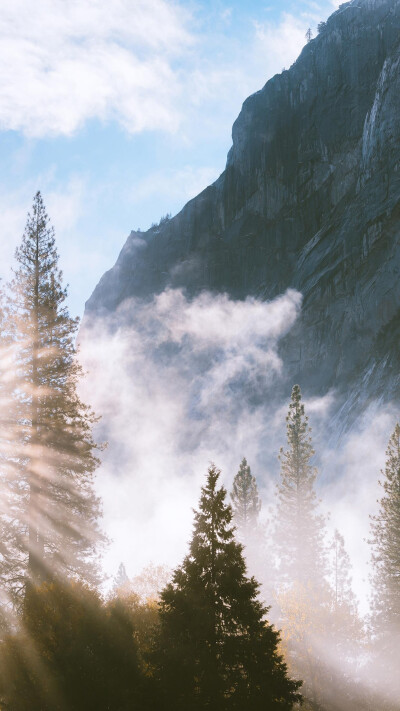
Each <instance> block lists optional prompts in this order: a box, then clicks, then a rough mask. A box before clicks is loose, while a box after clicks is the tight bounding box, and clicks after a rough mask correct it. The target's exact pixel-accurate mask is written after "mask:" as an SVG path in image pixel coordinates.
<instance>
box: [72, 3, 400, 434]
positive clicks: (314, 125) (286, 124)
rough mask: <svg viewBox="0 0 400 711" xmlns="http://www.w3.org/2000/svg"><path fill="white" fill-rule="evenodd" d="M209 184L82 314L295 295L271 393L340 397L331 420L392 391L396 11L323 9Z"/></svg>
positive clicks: (127, 258) (399, 22) (395, 385)
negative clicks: (177, 301) (181, 291)
mask: <svg viewBox="0 0 400 711" xmlns="http://www.w3.org/2000/svg"><path fill="white" fill-rule="evenodd" d="M232 138H233V146H232V148H231V150H230V152H229V155H228V159H227V165H226V169H225V171H224V173H223V174H222V175H221V176H220V177H219V179H218V180H217V181H216V182H215V183H214V184H213V185H211V186H210V187H208V188H207V189H206V190H204V191H203V192H202V193H201V194H200V195H198V196H197V197H196V198H195V199H193V200H191V201H190V202H189V203H188V204H187V205H186V206H185V207H184V208H183V210H182V211H181V212H180V213H179V214H178V215H177V216H176V217H174V218H172V219H171V220H168V221H166V222H164V223H163V224H161V225H160V226H158V227H157V228H153V229H150V230H149V231H148V232H146V233H135V232H132V233H131V235H130V236H129V237H128V240H127V242H126V244H125V246H124V248H123V249H122V251H121V254H120V256H119V258H118V260H117V263H116V264H115V266H114V267H113V268H112V269H111V270H110V271H108V272H107V273H106V274H105V275H104V276H103V277H102V279H101V280H100V283H99V284H98V286H97V287H96V289H95V291H94V293H93V295H92V296H91V298H90V299H89V301H88V303H87V309H86V313H87V314H89V313H90V312H92V313H93V312H95V313H97V314H101V313H104V312H113V311H115V310H116V308H117V307H118V305H119V304H120V303H121V302H122V301H123V300H125V299H126V298H127V297H130V296H135V297H144V298H148V297H151V296H152V295H154V294H156V293H160V292H161V291H162V290H164V289H165V288H166V287H167V286H170V287H183V288H185V289H186V291H187V293H188V294H189V295H195V294H198V293H199V292H200V291H202V290H211V291H214V292H218V293H221V292H227V293H228V294H229V295H230V296H231V297H233V298H236V299H243V298H245V297H246V296H248V295H255V296H259V297H260V298H262V299H272V298H274V297H276V296H277V295H279V294H282V293H283V292H285V290H286V289H288V288H291V287H292V288H295V289H297V290H298V291H300V292H301V293H302V294H303V297H304V300H303V308H302V315H301V317H300V319H299V320H298V321H297V322H296V324H295V326H294V327H293V328H292V329H291V331H290V333H289V335H288V336H287V337H286V338H285V339H284V341H283V342H282V344H281V347H280V353H281V355H282V358H283V361H284V364H285V366H286V367H285V371H284V372H285V374H284V377H283V381H282V389H283V390H282V392H283V391H285V392H287V391H288V387H289V384H291V383H293V382H295V381H296V382H299V383H300V385H301V386H302V388H303V390H304V391H305V392H306V394H309V395H317V394H318V395H323V394H324V393H326V392H328V391H329V390H330V389H331V388H334V389H335V390H336V392H337V395H338V397H337V403H338V408H340V407H341V406H343V408H344V410H342V411H341V413H340V414H339V417H338V421H343V422H344V421H346V419H347V420H351V419H352V417H353V416H355V415H356V414H357V412H359V410H360V405H361V406H364V405H365V404H366V403H367V402H368V401H369V400H370V399H371V398H376V397H378V398H380V399H382V400H391V399H393V398H394V397H397V395H398V394H399V390H400V387H399V364H400V358H399V355H398V354H399V343H400V279H399V272H400V245H399V234H400V0H355V1H353V2H350V3H347V4H344V5H342V6H341V7H340V9H339V10H338V11H337V12H335V13H334V14H333V15H332V16H331V17H330V19H329V20H328V22H327V23H326V25H325V26H324V27H323V28H322V29H321V31H320V33H319V35H318V37H316V38H315V39H313V40H312V41H311V42H309V43H308V44H307V45H306V46H305V47H304V49H303V51H302V53H301V55H300V57H299V59H298V60H297V62H296V63H295V64H294V65H293V66H292V67H291V68H290V69H289V70H288V71H284V72H283V73H282V74H280V75H276V76H275V77H273V78H272V79H271V80H270V81H269V82H268V83H267V84H266V85H265V86H264V88H263V89H262V90H261V91H259V92H257V93H256V94H254V95H252V96H250V97H249V98H248V99H247V100H246V101H245V103H244V104H243V108H242V111H241V113H240V115H239V116H238V118H237V120H236V122H235V123H234V125H233V130H232Z"/></svg>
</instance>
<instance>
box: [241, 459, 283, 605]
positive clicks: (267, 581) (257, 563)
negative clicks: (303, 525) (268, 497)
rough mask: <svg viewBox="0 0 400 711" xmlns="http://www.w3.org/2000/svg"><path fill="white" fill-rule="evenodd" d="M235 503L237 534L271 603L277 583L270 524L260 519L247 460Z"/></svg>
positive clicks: (242, 467)
mask: <svg viewBox="0 0 400 711" xmlns="http://www.w3.org/2000/svg"><path fill="white" fill-rule="evenodd" d="M231 501H232V508H233V522H234V524H235V527H236V531H235V535H236V538H237V539H238V541H239V542H240V543H242V544H243V546H244V553H245V557H246V564H247V568H248V570H249V571H250V572H251V574H252V575H255V577H256V579H257V580H259V581H260V582H261V583H262V596H263V598H264V599H265V598H266V599H267V600H269V601H271V600H272V595H273V581H274V566H273V555H272V551H271V550H270V549H269V547H268V543H269V539H268V536H267V524H266V523H265V522H263V523H261V522H260V518H259V516H260V511H261V499H260V496H259V493H258V487H257V481H256V478H255V477H254V476H253V475H252V473H251V469H250V466H249V465H248V463H247V460H246V458H243V459H242V462H241V464H240V467H239V471H238V472H237V474H236V476H235V478H234V480H233V486H232V491H231Z"/></svg>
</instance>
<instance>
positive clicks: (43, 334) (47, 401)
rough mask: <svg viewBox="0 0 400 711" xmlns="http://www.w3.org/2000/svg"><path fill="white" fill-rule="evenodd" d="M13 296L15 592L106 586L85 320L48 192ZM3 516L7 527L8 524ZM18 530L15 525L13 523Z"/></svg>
mask: <svg viewBox="0 0 400 711" xmlns="http://www.w3.org/2000/svg"><path fill="white" fill-rule="evenodd" d="M16 259H17V262H18V268H17V270H16V271H15V275H14V279H13V281H12V282H11V285H10V289H9V293H10V296H9V303H8V326H7V327H8V332H9V334H10V339H11V340H12V341H13V343H14V347H16V349H17V351H16V353H17V356H16V362H15V373H16V384H15V388H14V399H15V401H16V402H17V418H16V431H17V437H16V440H17V442H16V462H15V466H16V472H15V476H14V480H13V482H12V486H13V489H14V493H15V497H14V509H13V515H12V517H11V518H12V524H13V525H14V527H15V529H16V530H15V532H14V533H15V535H14V536H13V543H12V547H11V551H9V552H10V553H11V555H12V558H13V560H14V570H13V573H12V575H10V578H9V579H8V580H6V581H3V582H5V583H8V584H9V585H10V586H11V587H12V588H14V589H15V587H16V586H18V585H19V586H21V583H22V584H25V583H26V582H27V580H31V581H33V582H34V583H35V584H37V583H40V582H41V581H43V580H48V579H51V578H52V577H53V576H54V575H66V576H72V577H77V578H80V579H82V580H84V581H87V582H89V583H91V584H94V583H95V582H97V581H98V569H97V561H96V546H97V544H98V543H99V542H100V541H101V540H102V536H101V534H100V532H99V528H98V519H99V516H100V513H101V510H100V502H99V499H98V498H97V497H96V495H95V493H94V488H93V474H94V471H95V469H96V467H97V465H98V463H99V462H98V459H97V457H96V448H97V446H96V443H95V442H94V440H93V436H92V427H93V424H94V422H95V417H94V415H93V413H92V411H91V409H90V407H88V406H87V405H85V404H84V403H83V402H82V401H81V399H80V397H79V395H78V391H77V387H78V383H79V381H80V379H81V377H82V369H81V367H80V365H79V363H78V361H77V358H76V355H77V354H76V348H75V334H76V331H77V328H78V320H77V319H73V318H71V317H70V316H69V313H68V310H67V307H66V305H65V299H66V296H67V291H66V289H65V288H64V287H63V286H62V273H61V272H60V270H59V268H58V254H57V250H56V245H55V236H54V229H53V228H52V227H51V226H50V224H49V218H48V216H47V214H46V211H45V208H44V204H43V200H42V197H41V194H40V192H38V193H37V194H36V195H35V198H34V201H33V208H32V213H31V214H28V219H27V224H26V228H25V232H24V235H23V239H22V244H21V246H20V247H19V248H18V249H17V251H16ZM9 519H10V517H9V518H8V519H7V517H6V518H4V516H3V523H4V524H5V525H7V523H8V520H9ZM10 524H11V521H10Z"/></svg>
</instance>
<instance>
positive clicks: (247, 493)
mask: <svg viewBox="0 0 400 711" xmlns="http://www.w3.org/2000/svg"><path fill="white" fill-rule="evenodd" d="M231 500H232V508H233V517H234V522H235V524H236V528H237V533H238V537H239V538H240V540H242V539H244V540H243V542H244V541H245V540H246V539H247V537H248V535H249V533H250V532H251V531H252V530H254V529H255V528H257V525H258V516H259V513H260V509H261V500H260V497H259V495H258V488H257V482H256V479H255V477H254V476H252V473H251V469H250V467H249V465H248V464H247V460H246V458H245V457H243V459H242V461H241V464H240V467H239V471H238V473H237V474H236V476H235V478H234V480H233V487H232V493H231Z"/></svg>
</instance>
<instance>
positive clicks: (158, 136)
mask: <svg viewBox="0 0 400 711" xmlns="http://www.w3.org/2000/svg"><path fill="white" fill-rule="evenodd" d="M338 5H339V3H338V2H336V1H335V0H318V1H314V2H312V1H306V0H298V1H297V2H293V0H280V1H279V2H277V1H276V0H274V1H273V2H268V0H266V1H265V2H261V1H260V0H247V2H246V3H245V2H243V0H231V1H229V0H198V1H197V2H171V1H170V0H38V1H37V2H36V3H35V13H32V12H31V9H32V6H31V3H30V2H29V0H6V1H5V2H3V3H2V4H1V6H0V40H1V41H0V55H2V56H1V57H0V85H1V91H0V96H1V100H0V151H1V158H2V160H1V162H0V221H1V233H2V238H1V240H0V276H1V277H2V278H3V279H7V278H8V277H9V273H10V267H11V265H12V263H13V253H14V250H15V246H16V245H17V244H18V243H19V241H20V238H21V234H22V231H23V228H24V224H25V220H26V213H27V211H28V209H29V207H30V205H31V202H32V198H33V195H34V193H35V192H36V190H38V189H40V190H41V191H42V194H43V197H44V200H45V204H46V206H47V209H48V212H49V215H50V217H51V219H52V222H53V224H54V226H55V228H56V234H57V243H58V246H59V252H60V256H61V267H62V269H63V271H64V275H65V280H66V281H67V282H68V283H69V284H70V297H69V304H70V307H71V311H72V312H73V314H74V315H75V314H76V315H81V314H82V312H83V307H84V302H85V300H86V299H87V298H88V297H89V296H90V294H91V292H92V290H93V288H94V286H95V285H96V283H97V282H98V280H99V278H100V277H101V275H102V274H103V272H104V271H105V270H106V269H108V268H110V267H111V266H112V265H113V263H114V262H115V259H116V258H117V256H118V253H119V251H120V249H121V247H122V245H123V243H124V241H125V239H126V237H127V235H128V234H129V232H130V230H131V229H136V228H138V227H140V228H141V229H143V230H145V229H147V228H148V227H149V226H150V224H151V223H152V222H156V221H158V220H159V218H160V217H161V216H162V215H164V214H166V213H167V212H168V213H172V214H175V213H176V212H178V211H179V210H180V209H181V208H182V206H183V205H184V204H185V203H186V202H187V200H189V199H190V198H191V197H194V195H196V194H197V193H198V192H200V190H202V189H203V188H204V187H206V186H207V185H208V184H209V183H211V182H213V180H215V179H216V178H217V177H218V175H219V174H220V173H221V171H222V170H223V169H224V166H225V159H226V154H227V151H228V150H229V147H230V144H231V126H232V123H233V121H234V119H235V118H236V116H237V114H238V112H239V111H240V107H241V104H242V102H243V101H244V99H245V98H246V97H247V96H248V95H249V94H251V93H252V92H254V91H256V90H258V89H260V88H261V87H262V86H263V85H264V83H265V82H266V81H267V80H268V79H269V78H270V77H271V76H272V75H273V74H275V73H276V72H279V71H281V70H282V68H283V67H286V68H287V67H289V66H290V64H291V63H292V62H293V61H294V60H295V59H296V57H297V56H298V54H299V52H300V50H301V47H302V45H303V44H304V42H305V38H304V35H305V32H306V30H307V28H308V27H310V26H311V27H312V28H313V29H314V32H315V31H316V26H317V24H318V22H319V21H320V20H322V19H326V18H327V17H328V16H329V15H330V14H331V13H332V12H333V11H334V10H335V9H336V8H337V6H338Z"/></svg>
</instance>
